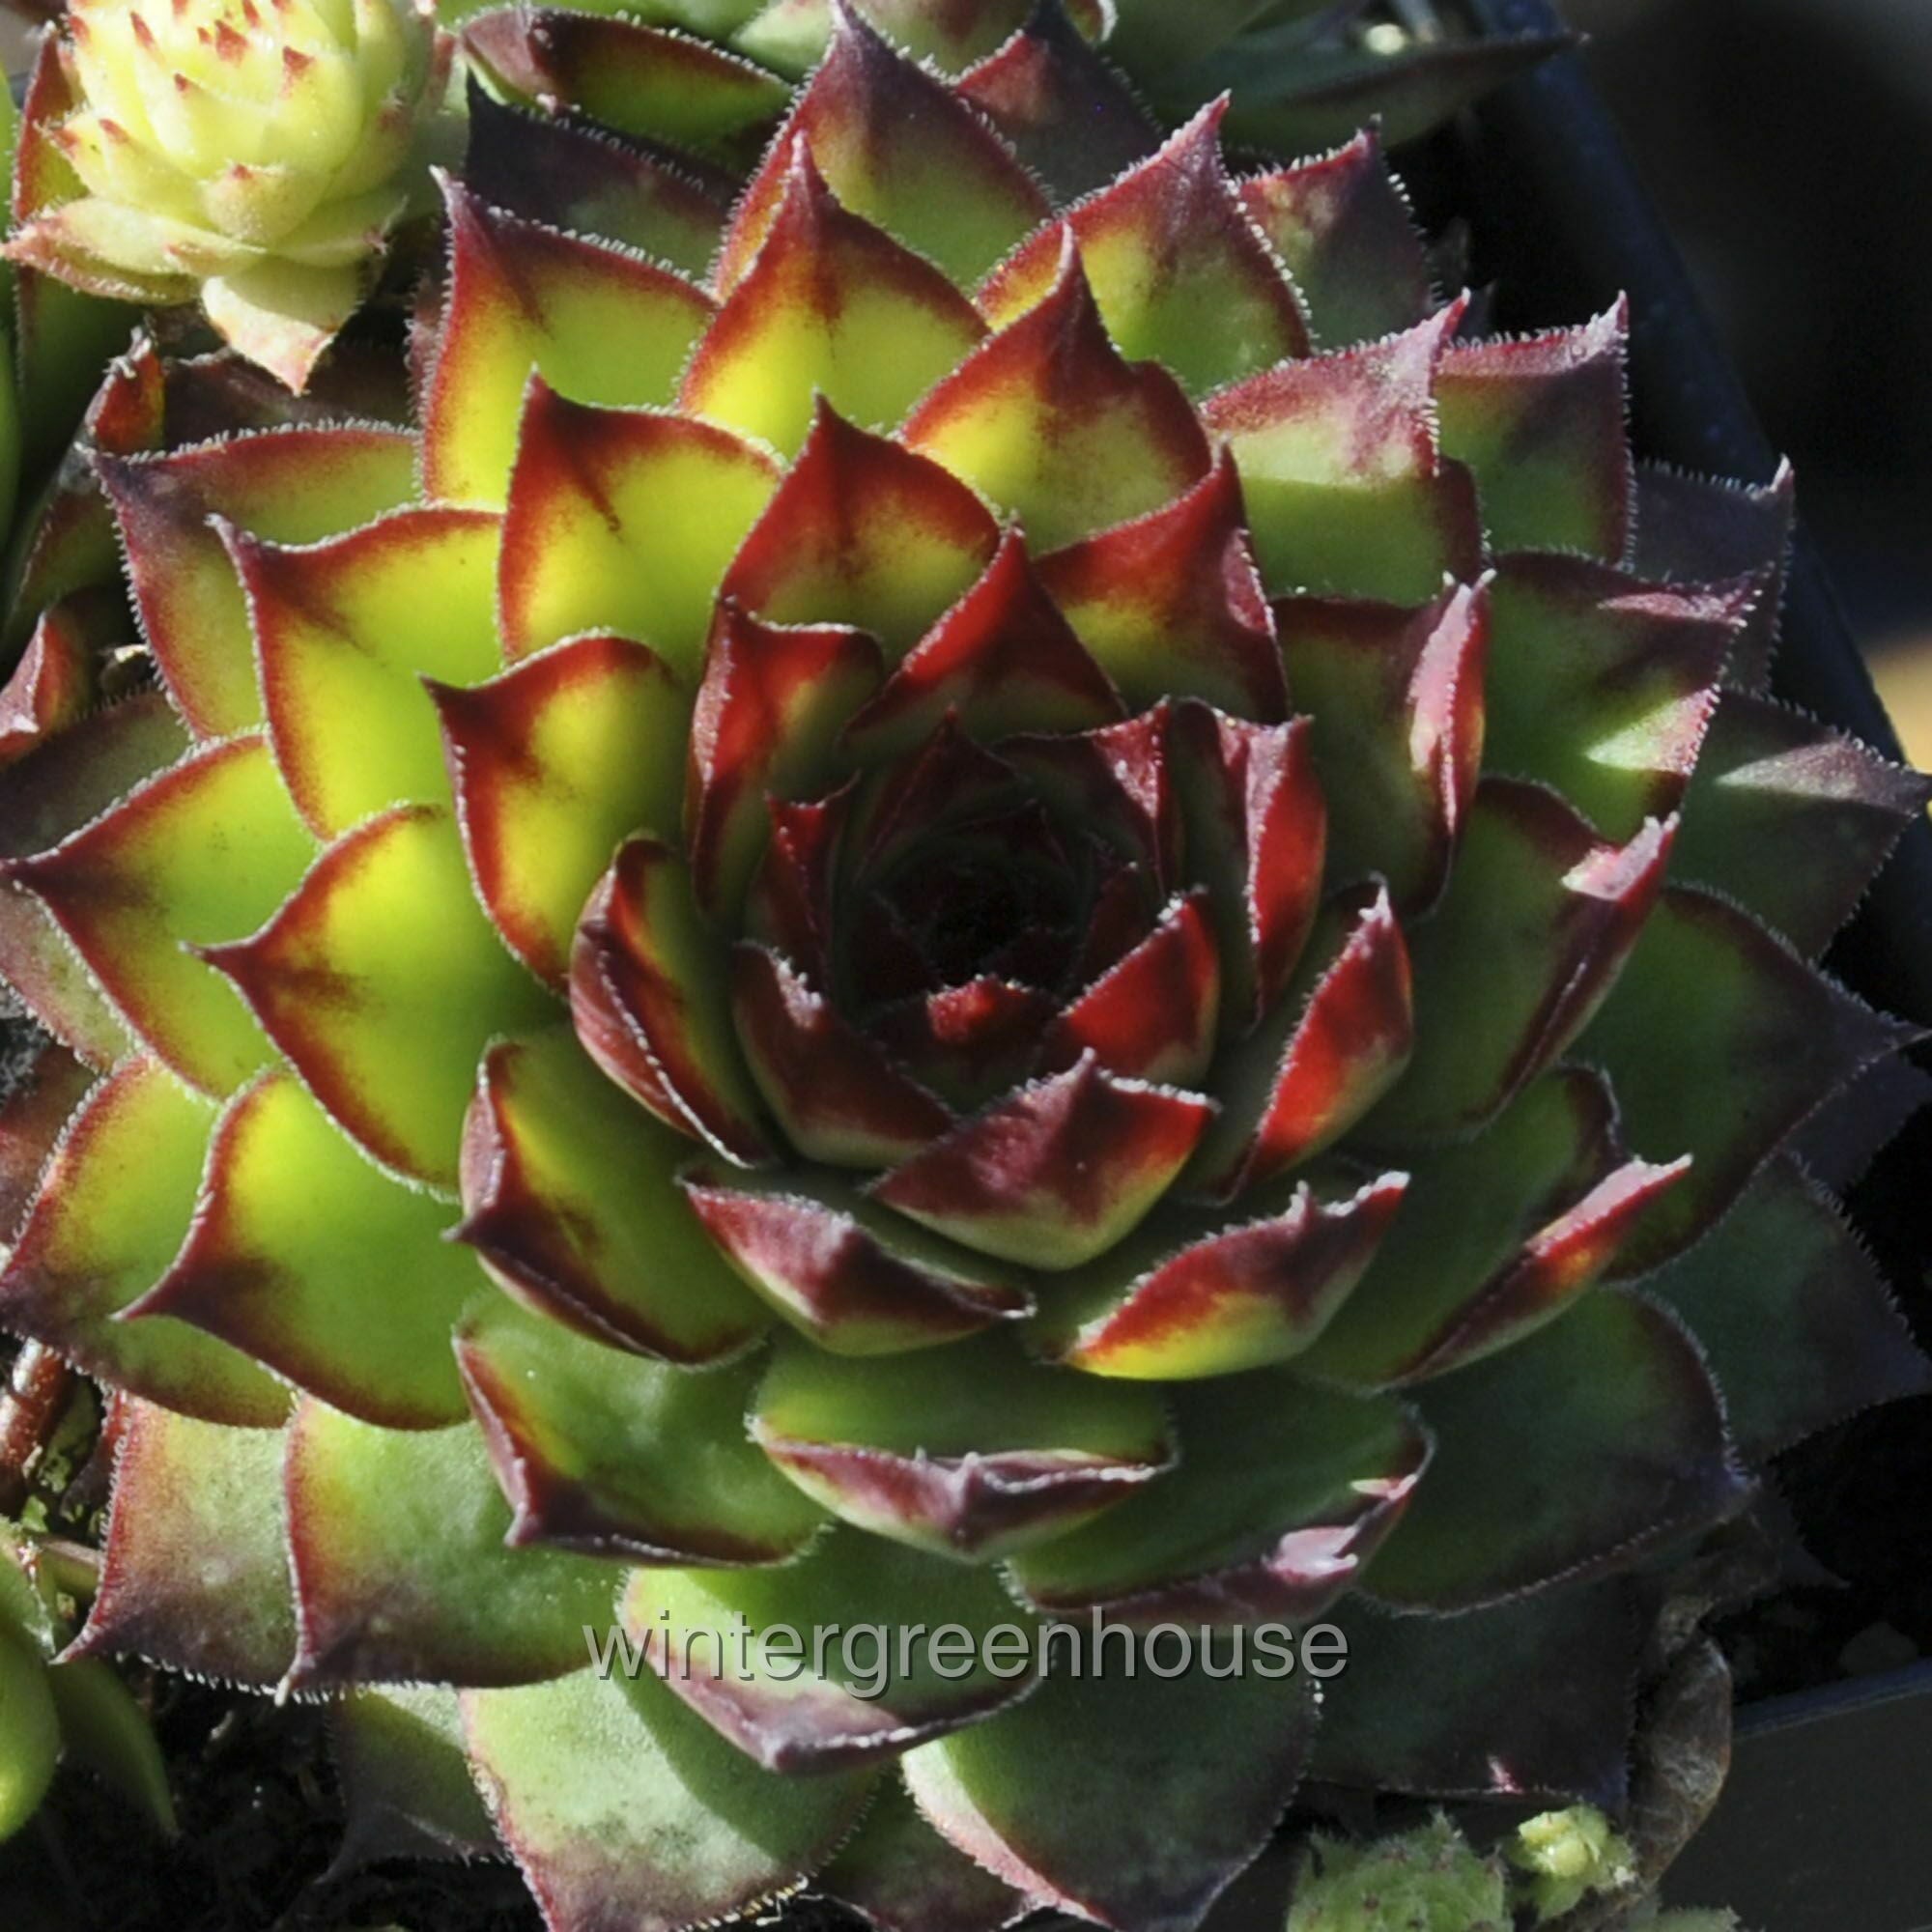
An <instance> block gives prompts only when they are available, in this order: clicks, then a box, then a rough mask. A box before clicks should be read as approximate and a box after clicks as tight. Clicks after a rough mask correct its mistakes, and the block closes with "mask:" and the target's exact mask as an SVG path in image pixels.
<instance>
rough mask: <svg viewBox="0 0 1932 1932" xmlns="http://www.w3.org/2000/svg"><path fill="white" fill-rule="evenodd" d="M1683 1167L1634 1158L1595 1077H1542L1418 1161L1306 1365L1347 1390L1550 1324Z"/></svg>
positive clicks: (1562, 1073) (1411, 1373)
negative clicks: (1351, 1291)
mask: <svg viewBox="0 0 1932 1932" xmlns="http://www.w3.org/2000/svg"><path fill="white" fill-rule="evenodd" d="M1685 1165H1686V1164H1685V1163H1683V1162H1679V1163H1678V1164H1677V1165H1676V1166H1675V1167H1669V1168H1659V1167H1653V1166H1652V1165H1651V1164H1650V1163H1649V1162H1647V1161H1641V1160H1632V1159H1630V1158H1629V1156H1628V1155H1627V1153H1626V1152H1625V1151H1624V1148H1623V1145H1622V1142H1621V1139H1620V1137H1619V1135H1618V1132H1617V1123H1616V1115H1615V1108H1614V1104H1613V1102H1612V1100H1611V1098H1610V1094H1609V1091H1608V1089H1607V1088H1606V1087H1605V1084H1604V1082H1603V1081H1602V1080H1601V1079H1599V1078H1598V1077H1597V1076H1596V1075H1595V1074H1591V1073H1586V1072H1583V1071H1580V1070H1578V1069H1575V1068H1570V1069H1564V1070H1559V1071H1558V1072H1555V1073H1550V1074H1546V1075H1545V1076H1544V1077H1543V1078H1542V1079H1541V1080H1539V1081H1537V1082H1535V1083H1534V1084H1533V1085H1532V1086H1530V1087H1529V1088H1527V1089H1526V1090H1525V1091H1524V1092H1523V1093H1521V1094H1519V1095H1518V1096H1517V1098H1516V1099H1515V1100H1514V1101H1513V1102H1512V1103H1511V1104H1510V1105H1509V1106H1508V1107H1507V1108H1505V1109H1504V1110H1503V1112H1502V1114H1501V1115H1500V1116H1499V1117H1498V1118H1497V1119H1496V1120H1494V1121H1492V1122H1491V1123H1490V1125H1489V1126H1488V1127H1487V1128H1486V1129H1485V1130H1484V1131H1483V1132H1482V1133H1480V1134H1478V1135H1477V1136H1476V1137H1475V1138H1474V1139H1473V1140H1469V1141H1464V1142H1462V1143H1459V1144H1458V1145H1455V1146H1452V1147H1446V1148H1442V1149H1439V1150H1437V1151H1435V1154H1434V1156H1433V1158H1431V1159H1430V1160H1429V1161H1427V1162H1425V1163H1422V1164H1421V1165H1420V1167H1419V1170H1418V1172H1417V1175H1416V1177H1415V1179H1414V1180H1413V1181H1412V1183H1411V1184H1410V1187H1409V1198H1408V1200H1407V1202H1406V1205H1405V1206H1404V1208H1403V1211H1402V1213H1401V1215H1400V1216H1399V1217H1398V1218H1397V1221H1396V1224H1395V1227H1394V1228H1393V1230H1392V1231H1391V1232H1390V1235H1389V1237H1388V1239H1387V1240H1385V1241H1384V1242H1383V1243H1382V1246H1381V1249H1380V1251H1379V1253H1378V1255H1377V1257H1376V1260H1375V1263H1374V1264H1373V1265H1372V1267H1371V1268H1370V1270H1369V1274H1368V1278H1367V1280H1365V1281H1364V1282H1363V1283H1362V1285H1361V1287H1360V1288H1359V1290H1358V1291H1357V1292H1356V1293H1355V1295H1354V1296H1353V1297H1352V1298H1351V1300H1350V1303H1349V1305H1348V1306H1347V1307H1345V1308H1344V1309H1343V1310H1342V1312H1341V1314H1340V1315H1338V1316H1337V1317H1336V1319H1335V1321H1333V1322H1331V1323H1330V1324H1329V1327H1328V1329H1327V1331H1326V1332H1325V1333H1324V1334H1323V1336H1322V1337H1321V1341H1320V1342H1318V1343H1317V1344H1316V1346H1315V1348H1314V1350H1312V1351H1311V1353H1310V1354H1309V1355H1308V1356H1307V1358H1306V1359H1305V1361H1304V1362H1303V1364H1302V1368H1303V1372H1304V1373H1306V1374H1308V1375H1310V1376H1314V1377H1319V1378H1323V1379H1333V1380H1336V1381H1339V1382H1343V1383H1347V1384H1349V1385H1350V1386H1353V1387H1368V1388H1375V1387H1381V1386H1384V1385H1386V1384H1388V1383H1390V1382H1398V1381H1407V1380H1415V1379H1420V1378H1424V1377H1428V1376H1434V1375H1441V1374H1443V1373H1445V1372H1446V1371H1448V1370H1450V1369H1453V1368H1460V1367H1461V1366H1462V1365H1463V1363H1465V1362H1471V1361H1475V1360H1479V1359H1480V1358H1481V1357H1482V1356H1483V1355H1485V1354H1490V1353H1493V1352H1494V1351H1495V1350H1497V1349H1499V1348H1503V1347H1506V1346H1509V1345H1510V1344H1513V1343H1515V1342H1517V1341H1520V1339H1521V1338H1522V1337H1523V1336H1524V1335H1526V1334H1529V1333H1531V1332H1533V1331H1534V1330H1535V1329H1536V1328H1538V1327H1540V1326H1542V1325H1543V1324H1544V1323H1545V1322H1547V1321H1553V1320H1554V1319H1555V1318H1556V1317H1557V1316H1558V1315H1560V1314H1562V1313H1563V1312H1564V1310H1565V1309H1567V1308H1568V1307H1569V1305H1570V1303H1571V1302H1572V1301H1573V1300H1574V1299H1575V1298H1576V1297H1577V1295H1579V1294H1581V1293H1583V1292H1584V1291H1585V1290H1586V1289H1588V1288H1589V1287H1591V1286H1592V1284H1593V1283H1595V1282H1596V1281H1597V1280H1598V1278H1599V1277H1600V1276H1601V1275H1602V1274H1603V1273H1604V1271H1605V1268H1607V1267H1608V1266H1609V1265H1610V1264H1612V1263H1613V1262H1614V1261H1615V1259H1616V1257H1617V1253H1618V1250H1619V1247H1620V1245H1621V1243H1622V1242H1623V1241H1624V1240H1625V1239H1626V1238H1628V1237H1629V1236H1630V1234H1631V1232H1632V1230H1633V1228H1634V1226H1635V1225H1636V1224H1637V1223H1638V1221H1639V1219H1640V1217H1641V1216H1642V1215H1643V1214H1644V1213H1645V1212H1646V1211H1647V1209H1648V1208H1649V1207H1650V1204H1651V1203H1652V1202H1653V1201H1655V1200H1656V1199H1657V1198H1658V1197H1659V1196H1660V1195H1661V1194H1662V1193H1663V1192H1664V1191H1665V1190H1667V1189H1668V1188H1669V1187H1671V1186H1672V1185H1674V1184H1675V1183H1676V1182H1677V1181H1678V1180H1679V1179H1682V1176H1683V1168H1684V1166H1685Z"/></svg>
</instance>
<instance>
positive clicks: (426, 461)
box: [423, 182, 714, 641]
mask: <svg viewBox="0 0 1932 1932" xmlns="http://www.w3.org/2000/svg"><path fill="white" fill-rule="evenodd" d="M444 192H445V197H446V199H447V201H448V204H449V228H450V269H449V294H448V297H447V299H446V302H445V309H444V320H443V325H442V328H441V331H440V340H439V345H438V350H437V357H436V366H435V369H434V371H433V372H432V374H431V378H430V384H429V392H428V394H427V396H426V397H425V399H424V406H423V418H424V430H423V480H424V483H425V485H426V487H427V489H428V491H429V494H430V495H431V496H432V497H440V498H442V499H443V500H445V501H450V502H463V503H481V504H485V505H487V506H489V507H491V508H495V507H497V506H499V505H500V504H501V503H502V502H503V501H504V492H505V484H506V481H507V479H508V477H509V475H510V470H511V464H512V458H513V457H514V455H515V453H516V450H517V430H518V422H519V419H520V418H521V416H522V414H523V411H524V391H525V386H526V383H527V382H528V380H529V377H530V372H531V371H532V370H533V369H534V370H535V371H537V372H538V374H539V375H540V376H541V377H542V379H543V381H544V382H545V383H547V384H549V385H550V386H551V387H553V388H554V389H556V390H558V391H559V392H561V393H562V394H564V395H567V396H569V397H571V398H573V399H574V400H575V401H577V402H580V403H604V404H653V403H668V402H669V401H670V399H671V396H672V395H673V393H674V392H675V390H676V387H677V379H678V375H679V373H680V372H681V371H682V369H683V367H684V363H685V360H686V358H687V356H688V355H690V353H691V349H692V346H693V344H695V343H696V340H697V338H698V337H699V335H701V334H702V333H703V331H704V329H705V327H706V326H707V325H708V324H709V322H710V320H711V317H712V315H713V313H714V310H713V306H712V303H711V301H710V300H709V298H707V297H706V296H704V295H703V294H702V293H701V292H700V291H699V290H697V289H696V288H694V287H693V286H692V285H691V284H690V283H689V282H686V281H685V280H683V278H682V277H680V276H678V275H674V274H672V273H670V272H669V271H668V270H665V269H660V268H657V267H655V266H654V265H653V264H651V263H649V262H644V261H640V260H639V258H638V257H637V256H635V255H631V254H626V253H624V252H622V251H621V250H619V249H616V248H606V247H600V246H599V245H598V244H597V243H595V242H592V241H582V240H580V239H578V238H577V237H575V236H570V235H562V234H559V233H557V232H556V231H555V230H554V229H550V228H546V227H544V226H543V225H542V224H541V223H538V222H534V221H526V220H525V219H523V218H522V217H521V216H517V215H511V214H505V213H501V212H500V211H498V210H496V209H493V208H490V207H488V206H487V205H486V204H485V203H484V202H483V201H481V200H480V199H478V197H477V196H476V195H475V194H473V193H471V192H470V191H469V189H468V188H466V187H463V186H461V185H458V184H456V183H453V182H452V183H450V184H449V185H447V187H446V188H445V190H444ZM619 342H621V343H622V344H623V345H624V347H623V352H622V353H621V354H619V353H616V352H615V351H614V349H613V344H615V343H619ZM572 628H580V629H581V628H584V627H582V626H574V627H572ZM557 635H558V636H559V637H561V636H563V635H565V634H564V633H562V632H559V633H558V634H557ZM550 641H554V639H551V640H550Z"/></svg>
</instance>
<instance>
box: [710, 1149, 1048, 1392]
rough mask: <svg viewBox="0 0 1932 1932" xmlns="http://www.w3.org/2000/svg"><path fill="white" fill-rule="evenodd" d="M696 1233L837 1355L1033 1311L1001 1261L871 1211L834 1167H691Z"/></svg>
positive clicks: (967, 1330)
mask: <svg viewBox="0 0 1932 1932" xmlns="http://www.w3.org/2000/svg"><path fill="white" fill-rule="evenodd" d="M683 1186H684V1192H685V1196H686V1198H687V1199H688V1200H689V1201H690V1203H691V1206H692V1208H693V1209H694V1210H695V1211H696V1215H697V1218H698V1220H699V1221H701V1222H702V1223H703V1225H704V1229H705V1232H706V1233H707V1234H708V1235H709V1236H710V1237H711V1238H712V1240H713V1241H715V1242H716V1243H717V1244H718V1249H719V1251H720V1252H721V1253H722V1254H723V1255H724V1256H725V1258H726V1259H727V1260H728V1261H729V1262H730V1263H731V1264H732V1266H733V1267H734V1268H736V1269H737V1271H738V1273H739V1274H740V1275H741V1276H742V1277H743V1278H744V1279H745V1280H746V1281H747V1282H749V1283H750V1284H751V1286H752V1287H753V1289H755V1290H756V1291H757V1292H758V1293H759V1294H760V1295H762V1296H763V1297H764V1298H765V1300H767V1301H768V1302H769V1303H770V1304H771V1305H772V1307H773V1308H775V1309H776V1310H777V1311H778V1312H779V1314H781V1316H783V1317H784V1319H785V1320H786V1321H789V1322H790V1323H791V1324H792V1326H793V1327H795V1328H797V1329H798V1330H799V1331H800V1332H801V1333H802V1334H805V1335H808V1336H810V1338H811V1339H812V1340H813V1341H814V1342H816V1343H817V1344H818V1346H819V1347H820V1348H822V1349H827V1350H831V1351H832V1352H833V1353H835V1354H841V1355H844V1354H850V1355H895V1354H900V1353H903V1352H905V1351H906V1350H913V1349H922V1348H927V1347H930V1346H932V1345H934V1344H936V1343H943V1342H956V1341H958V1340H959V1339H960V1338H961V1337H962V1336H966V1335H974V1334H977V1333H979V1331H980V1329H982V1328H986V1327H989V1326H991V1325H992V1324H993V1323H994V1322H996V1321H1016V1320H1018V1319H1019V1318H1020V1317H1022V1316H1024V1315H1028V1314H1030V1313H1031V1312H1032V1310H1033V1300H1032V1297H1031V1296H1030V1295H1029V1294H1028V1293H1026V1291H1025V1290H1024V1288H1022V1287H1021V1286H1019V1284H1018V1278H1017V1276H1016V1275H1015V1273H1014V1271H1013V1270H1012V1269H1010V1268H1006V1269H1002V1268H996V1267H989V1266H988V1265H987V1264H986V1262H985V1260H984V1259H983V1257H981V1256H980V1255H977V1254H974V1253H972V1252H971V1251H969V1250H967V1249H965V1248H961V1247H955V1246H954V1245H953V1244H952V1242H950V1241H944V1240H940V1239H937V1238H936V1237H934V1236H930V1235H927V1234H925V1233H924V1232H923V1230H922V1229H920V1228H918V1227H916V1226H914V1225H912V1224H910V1223H909V1222H907V1221H906V1220H904V1219H903V1218H901V1217H900V1216H899V1215H897V1214H893V1213H889V1212H885V1211H883V1210H881V1209H880V1208H877V1207H875V1206H874V1205H873V1204H872V1202H871V1201H869V1200H868V1199H867V1196H866V1195H865V1194H863V1193H861V1192H859V1191H858V1190H857V1189H856V1188H853V1187H851V1186H849V1185H848V1184H846V1183H845V1182H843V1181H841V1180H839V1179H837V1178H836V1177H835V1176H833V1175H830V1174H827V1173H824V1172H821V1171H817V1170H812V1169H807V1168H794V1169H791V1170H790V1171H788V1172H782V1173H780V1174H777V1175H772V1176H760V1175H755V1174H732V1175H729V1176H726V1175H725V1174H723V1173H720V1172H715V1171H713V1170H711V1169H708V1168H704V1167H698V1168H696V1169H694V1170H693V1171H691V1172H690V1173H689V1174H688V1175H687V1176H686V1177H685V1179H684V1182H683Z"/></svg>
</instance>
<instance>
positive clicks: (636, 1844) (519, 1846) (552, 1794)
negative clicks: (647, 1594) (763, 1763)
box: [463, 1670, 870, 1932]
mask: <svg viewBox="0 0 1932 1932" xmlns="http://www.w3.org/2000/svg"><path fill="white" fill-rule="evenodd" d="M463 1710H464V1729H465V1732H466V1734H467V1736H468V1738H469V1754H470V1758H471V1761H472V1763H473V1764H474V1765H475V1767H476V1770H477V1773H478V1775H479V1777H480V1780H481V1782H482V1786H483V1792H484V1797H485V1800H486V1802H487V1803H488V1804H489V1806H490V1812H491V1816H492V1817H493V1818H494V1819H495V1820H496V1823H497V1831H498V1832H499V1833H501V1834H502V1836H503V1839H504V1842H505V1843H506V1844H508V1846H509V1847H510V1849H511V1851H512V1852H513V1853H514V1854H515V1855H516V1860H517V1862H518V1864H519V1865H520V1866H521V1867H522V1868H523V1873H524V1878H525V1881H526V1883H527V1885H528V1886H529V1888H530V1890H531V1891H532V1892H533V1893H534V1894H535V1895H536V1898H537V1901H538V1903H539V1905H540V1906H541V1907H542V1908H543V1912H544V1915H545V1917H546V1918H547V1919H548V1920H549V1922H550V1923H551V1924H553V1925H557V1926H573V1927H582V1928H589V1927H593V1926H609V1927H616V1926H620V1925H621V1926H623V1927H624V1928H625V1929H626V1932H687V1928H688V1927H689V1926H691V1925H693V1924H694V1923H696V1922H699V1921H702V1920H704V1919H706V1918H715V1917H716V1916H717V1915H718V1914H720V1913H726V1914H729V1913H734V1912H738V1911H750V1910H752V1909H753V1908H754V1907H755V1906H757V1905H759V1904H761V1903H763V1902H764V1901H765V1900H767V1899H771V1898H775V1897H778V1896H780V1895H781V1894H782V1893H784V1892H786V1891H789V1890H790V1889H793V1888H794V1887H795V1886H797V1885H798V1884H799V1882H800V1881H801V1880H803V1879H805V1878H806V1877H808V1876H809V1875H810V1873H811V1872H812V1871H814V1870H815V1869H816V1868H817V1867H818V1866H819V1865H820V1864H822V1863H823V1862H824V1861H825V1860H826V1859H827V1858H828V1857H830V1856H831V1853H832V1851H833V1849H834V1848H835V1847H836V1846H837V1845H838V1843H839V1841H840V1840H841V1839H843V1838H844V1837H845V1836H846V1834H847V1833H850V1831H851V1830H852V1828H853V1826H854V1825H855V1824H856V1823H857V1822H858V1819H859V1816H860V1813H861V1812H862V1811H863V1810H864V1808H865V1803H866V1795H867V1787H868V1784H869V1782H870V1780H869V1779H867V1778H866V1777H864V1776H844V1777H779V1776H774V1775H773V1774H772V1773H770V1772H768V1771H764V1770H761V1769H760V1768H759V1767H758V1766H757V1765H755V1764H753V1762H752V1760H751V1759H750V1758H748V1757H747V1756H745V1754H744V1753H743V1752H742V1751H739V1750H737V1749H735V1748H733V1747H732V1746H730V1745H728V1744H726V1743H725V1741H724V1739H722V1738H721V1737H719V1736H718V1735H717V1733H716V1732H714V1731H713V1730H712V1729H711V1728H710V1726H709V1725H707V1724H706V1723H705V1722H704V1721H703V1719H700V1718H698V1717H696V1716H695V1715H694V1714H693V1713H692V1712H690V1711H688V1710H686V1709H685V1707H684V1706H683V1705H682V1704H680V1703H679V1702H678V1700H677V1698H676V1697H674V1696H673V1695H672V1694H671V1692H670V1690H668V1689H667V1688H666V1687H665V1686H664V1685H663V1684H661V1683H660V1682H659V1681H658V1678H657V1676H656V1674H655V1673H654V1672H652V1671H649V1670H640V1671H639V1673H637V1674H636V1675H631V1674H629V1673H624V1674H621V1675H609V1676H607V1675H602V1674H600V1673H598V1672H597V1671H594V1670H580V1671H578V1672H577V1673H576V1674H575V1675H574V1676H571V1677H567V1678H565V1679H563V1680H562V1681H561V1682H559V1683H554V1684H543V1685H537V1686H531V1687H526V1688H524V1689H521V1690H466V1691H465V1692H464V1693H463Z"/></svg>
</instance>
